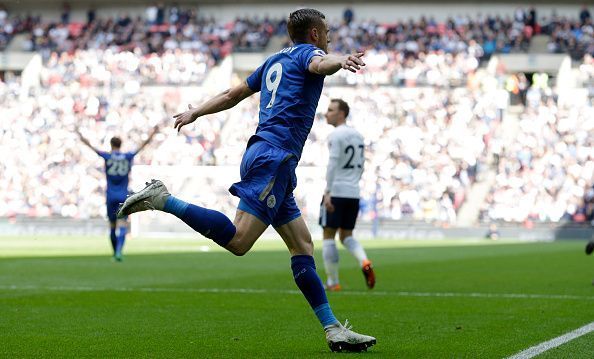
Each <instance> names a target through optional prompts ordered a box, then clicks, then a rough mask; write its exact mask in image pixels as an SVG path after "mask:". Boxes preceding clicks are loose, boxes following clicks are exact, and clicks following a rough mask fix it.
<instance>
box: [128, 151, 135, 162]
mask: <svg viewBox="0 0 594 359" xmlns="http://www.w3.org/2000/svg"><path fill="white" fill-rule="evenodd" d="M137 154H138V151H136V152H127V153H126V159H127V160H128V161H132V160H133V159H134V156H136V155H137Z"/></svg>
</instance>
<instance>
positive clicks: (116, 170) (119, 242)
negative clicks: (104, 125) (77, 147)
mask: <svg viewBox="0 0 594 359" xmlns="http://www.w3.org/2000/svg"><path fill="white" fill-rule="evenodd" d="M158 130H159V128H158V127H157V126H155V127H154V128H153V131H152V132H151V133H150V135H149V136H148V138H147V139H146V141H144V142H143V143H142V144H141V145H140V147H138V149H137V150H136V151H135V152H121V151H120V149H121V148H122V140H121V139H120V138H119V137H113V138H112V139H111V140H110V141H109V143H110V144H111V152H103V151H100V150H98V149H97V148H95V147H94V146H93V145H91V143H90V142H89V140H87V139H86V138H85V137H84V136H83V135H82V134H81V133H80V130H79V129H78V127H77V128H76V129H75V132H76V134H77V135H78V137H79V138H80V140H81V142H82V143H84V144H85V145H87V146H88V147H89V148H90V149H92V150H93V151H95V153H97V154H98V155H99V156H101V158H103V159H104V160H105V176H106V177H107V190H106V192H105V197H106V201H107V218H108V219H109V229H110V232H109V238H110V240H111V247H112V249H113V258H114V259H115V260H116V261H118V262H121V261H122V249H123V247H124V241H125V240H126V218H125V217H122V218H120V219H118V218H117V217H116V214H117V211H118V206H119V205H120V203H123V202H124V201H125V200H126V196H127V195H128V181H129V175H130V170H131V169H132V161H133V159H134V156H136V155H137V154H138V152H140V151H141V150H142V149H143V148H144V147H145V146H146V145H148V144H149V142H151V140H152V139H153V136H154V135H155V134H156V133H157V131H158Z"/></svg>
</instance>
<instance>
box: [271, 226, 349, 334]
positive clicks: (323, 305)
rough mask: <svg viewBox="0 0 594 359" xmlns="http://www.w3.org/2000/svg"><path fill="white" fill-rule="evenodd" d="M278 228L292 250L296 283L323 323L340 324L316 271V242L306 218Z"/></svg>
mask: <svg viewBox="0 0 594 359" xmlns="http://www.w3.org/2000/svg"><path fill="white" fill-rule="evenodd" d="M275 230H276V231H277V232H278V234H279V235H280V236H281V238H282V239H283V241H284V242H285V244H286V245H287V248H288V249H289V253H291V269H292V270H293V278H294V279H295V283H296V284H297V287H299V289H300V290H301V292H302V293H303V295H304V296H305V299H307V301H308V303H309V305H310V306H311V308H312V309H313V311H314V312H315V314H316V316H317V317H318V320H319V321H320V323H321V324H322V326H323V327H324V328H326V327H329V326H331V325H334V324H336V323H338V320H336V317H334V314H333V313H332V310H331V309H330V305H329V304H328V298H327V297H326V292H325V291H324V286H323V285H322V281H321V280H320V277H319V276H318V274H317V272H316V265H315V261H314V257H313V242H312V240H311V234H310V233H309V230H308V229H307V225H306V224H305V221H304V220H303V217H301V216H299V217H298V218H296V219H294V220H292V221H290V222H288V223H286V224H282V225H279V226H275Z"/></svg>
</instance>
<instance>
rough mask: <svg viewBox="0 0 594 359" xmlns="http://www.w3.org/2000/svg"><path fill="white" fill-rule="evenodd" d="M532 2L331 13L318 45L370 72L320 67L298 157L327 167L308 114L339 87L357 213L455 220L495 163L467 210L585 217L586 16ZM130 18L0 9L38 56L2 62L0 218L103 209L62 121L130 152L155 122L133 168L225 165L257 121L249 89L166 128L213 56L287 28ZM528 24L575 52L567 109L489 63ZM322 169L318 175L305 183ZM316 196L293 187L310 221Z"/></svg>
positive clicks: (95, 174) (551, 43) (84, 157)
mask: <svg viewBox="0 0 594 359" xmlns="http://www.w3.org/2000/svg"><path fill="white" fill-rule="evenodd" d="M536 11H537V9H529V10H528V11H524V10H521V9H518V10H517V11H516V12H515V13H513V14H509V16H472V17H469V16H466V17H465V16H456V17H450V18H448V19H446V20H445V21H437V20H434V19H432V18H431V17H422V18H419V19H416V20H414V19H413V20H410V21H396V22H393V23H389V24H388V23H377V22H373V21H363V20H362V21H358V20H356V17H355V20H353V19H352V18H351V19H350V20H348V19H347V18H345V19H343V21H336V22H333V23H332V28H333V30H332V31H333V34H334V37H333V38H332V44H331V45H332V46H333V47H334V48H335V49H337V50H341V51H342V50H346V49H351V50H354V49H357V50H358V49H365V50H366V60H367V62H368V68H367V69H366V70H365V71H364V72H363V74H362V75H359V76H351V75H349V74H347V73H346V72H345V73H342V74H340V75H339V76H336V77H335V78H332V79H328V84H329V85H332V86H330V87H328V88H327V90H326V91H325V92H324V94H323V96H322V100H321V102H320V107H319V109H318V111H319V113H318V116H317V120H316V121H317V122H318V123H316V124H315V125H314V129H313V131H312V133H311V135H310V138H309V141H308V144H307V145H306V151H305V152H304V156H303V158H302V165H304V166H311V167H321V166H323V165H324V159H325V158H327V149H326V145H325V138H326V135H327V133H328V131H329V129H328V128H327V127H326V126H325V125H323V122H324V119H323V113H324V110H325V106H327V104H328V101H329V99H330V98H333V97H343V98H345V99H346V100H347V101H349V102H350V103H351V106H352V108H353V111H352V115H351V123H352V124H353V126H355V127H356V128H357V129H358V130H359V131H361V132H362V133H363V134H364V135H365V137H366V138H367V139H368V144H369V149H370V150H369V151H368V152H367V157H368V159H367V170H366V172H365V175H364V184H363V188H364V193H363V196H364V198H363V207H362V215H363V218H364V219H365V220H373V219H376V218H383V219H390V220H420V221H427V222H435V223H442V224H448V225H450V224H454V223H456V222H457V220H458V215H459V212H460V210H461V208H462V207H463V206H464V203H465V202H467V201H468V196H469V194H470V193H471V190H472V188H473V186H474V185H475V184H476V183H477V181H478V182H481V180H482V178H481V176H483V174H484V173H487V172H489V171H493V172H494V173H495V175H494V181H493V183H492V186H491V187H490V189H489V191H488V193H487V194H486V198H485V201H484V203H483V204H482V206H481V210H480V213H477V214H476V215H477V217H478V218H479V219H481V220H484V221H512V222H525V221H527V220H530V221H543V222H549V221H550V222H558V221H561V220H571V221H578V222H580V221H581V222H583V221H586V220H592V219H593V212H594V210H593V208H594V204H593V202H594V192H593V190H592V176H591V173H592V171H593V170H594V168H593V166H594V165H593V163H594V162H593V160H592V158H594V155H592V154H591V153H590V152H591V148H593V143H592V141H591V140H590V138H592V133H591V131H593V130H594V126H592V124H591V119H592V118H594V116H593V115H594V112H593V109H592V101H593V94H594V70H593V68H594V62H593V60H592V54H594V40H593V27H592V18H591V16H590V15H589V12H588V9H587V8H583V9H582V10H581V12H580V13H579V14H578V12H576V16H578V15H579V16H578V17H576V18H569V17H564V16H552V17H551V18H549V19H546V18H542V19H541V18H538V17H537V13H536ZM140 14H141V15H127V14H125V13H121V14H120V15H118V16H113V17H104V16H100V15H98V14H96V13H95V12H94V11H91V10H90V11H89V12H88V13H87V21H86V22H84V21H82V22H81V21H74V20H72V19H71V16H70V13H69V11H67V9H65V11H64V12H63V13H62V15H61V17H60V19H59V20H51V21H49V20H44V19H43V18H40V17H31V16H23V15H19V14H17V15H11V14H9V13H8V12H7V11H6V10H4V9H0V25H2V26H0V28H1V29H2V30H1V32H0V48H6V47H7V46H9V45H10V40H11V39H13V38H14V37H15V35H19V36H24V38H25V39H26V41H23V43H22V44H23V45H24V47H25V49H26V50H28V51H33V52H35V53H39V54H41V55H42V58H43V66H42V67H41V69H40V71H39V77H40V83H39V86H38V87H33V88H25V87H23V85H22V84H21V77H20V76H18V75H13V74H11V73H10V72H3V73H2V81H1V82H0V103H1V104H2V108H3V113H4V114H5V117H4V118H3V121H2V122H1V123H0V140H1V141H0V151H2V152H3V153H22V155H19V156H14V157H8V158H7V160H6V161H2V163H0V172H1V173H3V176H2V178H0V200H2V201H3V202H4V203H7V204H8V205H7V206H4V207H2V208H0V216H15V215H24V216H33V217H44V216H65V217H75V218H89V217H98V216H103V215H104V212H105V211H104V209H103V207H102V206H103V203H104V201H103V200H102V188H103V186H104V183H103V179H102V173H101V171H100V168H99V165H100V161H98V160H97V158H95V157H94V156H93V155H92V154H91V153H88V152H86V151H87V150H85V149H81V147H80V145H79V144H78V143H77V142H76V139H75V137H74V135H73V133H72V129H73V126H75V125H76V124H78V125H80V126H81V128H82V129H83V131H85V132H86V133H88V134H89V137H91V138H93V140H94V141H95V144H97V145H98V146H101V147H103V148H107V147H108V146H107V144H108V141H109V138H110V137H111V136H113V135H115V134H125V135H124V138H125V141H124V146H128V148H129V149H133V147H134V144H135V143H138V142H140V141H141V139H142V138H143V136H144V134H145V132H146V131H147V130H148V129H149V128H150V127H151V126H152V125H155V124H159V123H160V124H163V125H164V126H165V127H164V130H163V131H162V132H161V133H160V134H159V135H158V136H157V138H156V139H155V141H153V143H151V145H150V146H149V148H148V149H147V150H146V152H143V153H142V155H141V156H139V158H138V159H137V163H139V164H145V165H152V166H156V165H158V166H168V165H183V166H199V165H209V166H212V165H218V166H222V165H237V164H238V161H239V160H240V155H241V153H242V151H243V147H242V146H243V143H245V141H246V137H247V136H249V135H250V134H251V133H252V131H253V130H254V129H255V124H256V122H257V102H256V101H255V99H254V100H248V101H246V102H245V103H242V104H241V105H240V106H239V107H238V108H237V110H234V111H229V112H226V113H222V114H217V115H216V116H210V117H208V119H205V120H203V121H200V122H199V123H198V124H197V125H196V126H195V127H194V128H192V129H189V130H185V131H184V135H183V136H177V135H176V134H175V132H174V131H173V130H172V129H170V128H167V127H166V126H168V125H169V122H170V121H169V118H170V116H171V115H172V114H173V113H175V112H177V110H179V108H181V107H183V106H185V103H187V102H188V101H191V102H193V103H196V102H198V101H199V100H200V99H201V98H202V97H203V96H206V94H207V91H208V90H207V89H205V88H198V87H196V86H197V85H199V84H202V83H204V82H205V81H206V79H207V78H208V75H209V73H210V71H211V70H212V69H214V68H215V67H217V66H220V65H221V63H222V61H223V60H224V59H225V58H227V56H228V55H230V54H233V53H237V52H244V51H252V52H262V51H263V50H264V49H266V48H267V47H269V45H270V44H273V43H276V42H275V41H272V40H274V39H276V40H278V43H281V44H282V43H283V41H285V39H284V35H282V33H283V29H284V22H283V21H282V20H270V19H256V18H249V17H246V18H241V19H235V20H234V21H230V22H224V21H217V20H215V19H213V18H201V17H199V16H198V14H197V13H196V12H195V11H194V10H192V9H184V8H180V7H168V8H163V9H160V8H157V9H154V8H152V7H148V8H146V9H143V11H141V12H140ZM471 18H472V19H475V20H471ZM347 20H348V21H347ZM538 36H545V37H546V39H547V42H546V44H547V45H546V48H545V51H549V52H552V53H562V54H566V55H569V56H570V57H572V58H573V59H574V61H576V66H574V69H575V73H576V78H577V79H578V81H577V85H576V86H577V88H578V89H579V90H581V92H579V93H580V94H581V95H580V96H576V97H575V99H574V100H573V102H571V103H569V104H568V103H559V101H558V100H559V96H558V95H559V94H558V93H557V92H556V90H555V89H554V81H555V80H556V79H553V78H548V79H546V80H545V81H544V83H543V81H540V82H539V80H538V79H539V78H538V77H533V74H527V76H524V74H523V73H521V74H514V73H508V72H506V71H504V70H501V69H499V68H498V69H495V70H492V69H488V67H489V64H490V63H491V61H490V60H491V58H492V57H493V55H495V54H498V53H510V52H518V53H525V52H529V51H531V46H532V45H533V43H532V39H533V38H535V37H538ZM272 50H274V49H272ZM190 85H191V86H190ZM173 86H177V87H173ZM508 97H509V98H510V100H511V106H508V101H507V98H508ZM514 119H517V121H516V122H517V123H516V122H514V121H513V120H514ZM506 121H507V122H506ZM510 121H511V122H514V123H515V124H516V125H513V124H512V125H510V124H509V123H511V122H510ZM514 126H515V127H514ZM509 128H511V130H510V129H509ZM509 131H512V132H513V134H514V135H513V136H510V135H509ZM91 134H92V136H91ZM24 148H26V149H28V151H26V152H23V151H22V149H24ZM205 181H206V185H209V184H208V181H210V180H205ZM320 181H321V177H320V176H317V177H316V175H315V174H314V175H312V176H311V177H305V178H304V180H303V182H305V183H310V182H311V183H314V184H315V185H316V186H319V185H320V183H319V182H320ZM300 185H301V184H300ZM201 186H204V184H201ZM314 187H315V186H314ZM228 197H230V196H228ZM318 197H319V196H317V195H316V198H315V200H312V199H310V198H306V196H305V195H301V194H300V195H299V196H298V201H299V202H300V203H301V204H302V205H304V213H307V214H308V215H310V216H311V217H312V218H314V217H316V216H317V208H315V207H316V206H317V205H318V204H319V198H318ZM210 200H212V199H210ZM217 201H218V203H220V201H232V199H224V200H221V199H220V198H216V199H215V202H217ZM316 202H317V203H316ZM225 206H226V207H229V208H232V204H231V203H230V202H229V203H228V204H225Z"/></svg>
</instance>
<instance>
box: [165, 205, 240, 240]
mask: <svg viewBox="0 0 594 359" xmlns="http://www.w3.org/2000/svg"><path fill="white" fill-rule="evenodd" d="M163 211H164V212H167V213H171V214H173V215H174V216H176V217H177V218H179V219H181V220H182V221H184V222H185V223H186V224H187V225H188V226H190V227H192V229H193V230H195V231H196V232H198V233H200V234H202V235H203V236H205V237H206V238H209V239H212V240H213V241H214V242H215V243H216V244H218V245H220V246H221V247H225V246H226V245H227V244H228V243H229V242H230V241H231V239H233V236H235V231H236V229H235V225H233V222H231V220H229V218H227V216H225V215H224V214H222V213H221V212H217V211H213V210H211V209H207V208H202V207H199V206H195V205H193V204H190V203H187V202H184V201H182V200H181V199H179V198H175V197H173V196H169V197H168V198H167V201H166V202H165V207H164V208H163Z"/></svg>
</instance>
